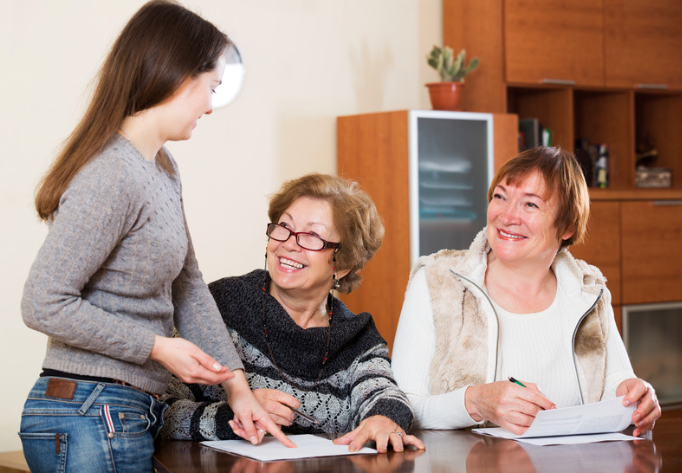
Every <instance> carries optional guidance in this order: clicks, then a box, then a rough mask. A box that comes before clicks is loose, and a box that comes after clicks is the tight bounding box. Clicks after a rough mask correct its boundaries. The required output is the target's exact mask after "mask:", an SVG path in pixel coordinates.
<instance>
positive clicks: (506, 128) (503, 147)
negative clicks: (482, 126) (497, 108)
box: [493, 113, 519, 172]
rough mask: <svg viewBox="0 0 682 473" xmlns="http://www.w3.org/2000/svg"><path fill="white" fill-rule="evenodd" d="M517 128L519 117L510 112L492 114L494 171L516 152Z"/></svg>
mask: <svg viewBox="0 0 682 473" xmlns="http://www.w3.org/2000/svg"><path fill="white" fill-rule="evenodd" d="M518 130H519V117H518V115H515V114H511V113H494V114H493V134H494V135H495V139H494V142H493V154H494V163H493V166H494V168H495V169H494V171H495V172H497V170H498V169H500V167H502V165H503V164H504V163H506V162H507V161H509V160H510V159H511V158H513V157H514V156H516V154H517V153H518V143H517V135H518Z"/></svg>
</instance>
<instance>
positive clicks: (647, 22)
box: [604, 0, 682, 90]
mask: <svg viewBox="0 0 682 473" xmlns="http://www.w3.org/2000/svg"><path fill="white" fill-rule="evenodd" d="M604 56H605V57H604V60H605V63H606V85H608V86H616V87H637V85H638V84H666V85H668V87H669V88H671V89H678V90H680V89H682V2H680V1H677V0H604Z"/></svg>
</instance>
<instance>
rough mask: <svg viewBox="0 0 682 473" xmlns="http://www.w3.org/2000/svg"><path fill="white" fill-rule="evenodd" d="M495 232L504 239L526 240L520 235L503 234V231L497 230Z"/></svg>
mask: <svg viewBox="0 0 682 473" xmlns="http://www.w3.org/2000/svg"><path fill="white" fill-rule="evenodd" d="M497 231H498V232H499V233H500V235H501V236H503V237H504V238H509V239H512V240H523V239H525V238H526V237H525V236H522V235H514V234H512V233H507V232H505V231H504V230H500V229H499V228H498V229H497Z"/></svg>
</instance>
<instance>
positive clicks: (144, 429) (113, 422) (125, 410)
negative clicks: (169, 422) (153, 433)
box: [102, 405, 152, 436]
mask: <svg viewBox="0 0 682 473" xmlns="http://www.w3.org/2000/svg"><path fill="white" fill-rule="evenodd" d="M102 416H103V417H104V422H105V425H106V426H107V431H108V432H110V433H112V434H114V435H132V436H135V435H141V434H146V433H148V432H149V428H150V427H151V424H152V422H151V420H150V419H149V416H148V415H147V413H146V412H144V411H142V410H139V409H135V408H131V407H122V406H111V405H109V406H104V408H103V409H102Z"/></svg>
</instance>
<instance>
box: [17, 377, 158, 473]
mask: <svg viewBox="0 0 682 473" xmlns="http://www.w3.org/2000/svg"><path fill="white" fill-rule="evenodd" d="M50 379H55V380H57V379H59V380H64V381H67V384H68V385H67V388H71V391H70V392H68V393H67V394H66V395H63V392H62V393H59V394H57V395H56V397H47V396H46V390H47V387H48V381H49V380H50ZM68 381H74V382H75V383H76V384H75V385H73V384H71V383H68ZM74 387H75V389H73V388H74ZM52 393H53V392H52V391H51V392H50V394H52ZM166 407H167V406H166V404H165V403H163V402H161V401H158V400H156V399H155V398H154V397H152V396H150V395H148V394H145V393H144V392H142V391H139V390H137V389H135V388H132V387H129V386H122V385H119V384H108V383H98V382H91V381H76V380H67V379H66V378H49V377H45V378H39V379H38V381H37V382H36V384H35V385H34V386H33V389H31V392H30V393H29V395H28V399H27V400H26V403H25V404H24V411H23V412H22V414H21V429H20V432H19V437H21V443H22V445H23V448H24V455H25V456H26V461H27V462H28V466H29V468H30V469H31V471H32V472H34V473H37V472H48V471H49V472H57V471H58V472H97V473H99V472H112V473H123V472H137V473H139V472H151V471H153V466H152V457H153V455H154V437H155V436H156V433H157V432H158V431H159V430H160V429H161V426H162V424H163V412H164V411H165V409H166Z"/></svg>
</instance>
